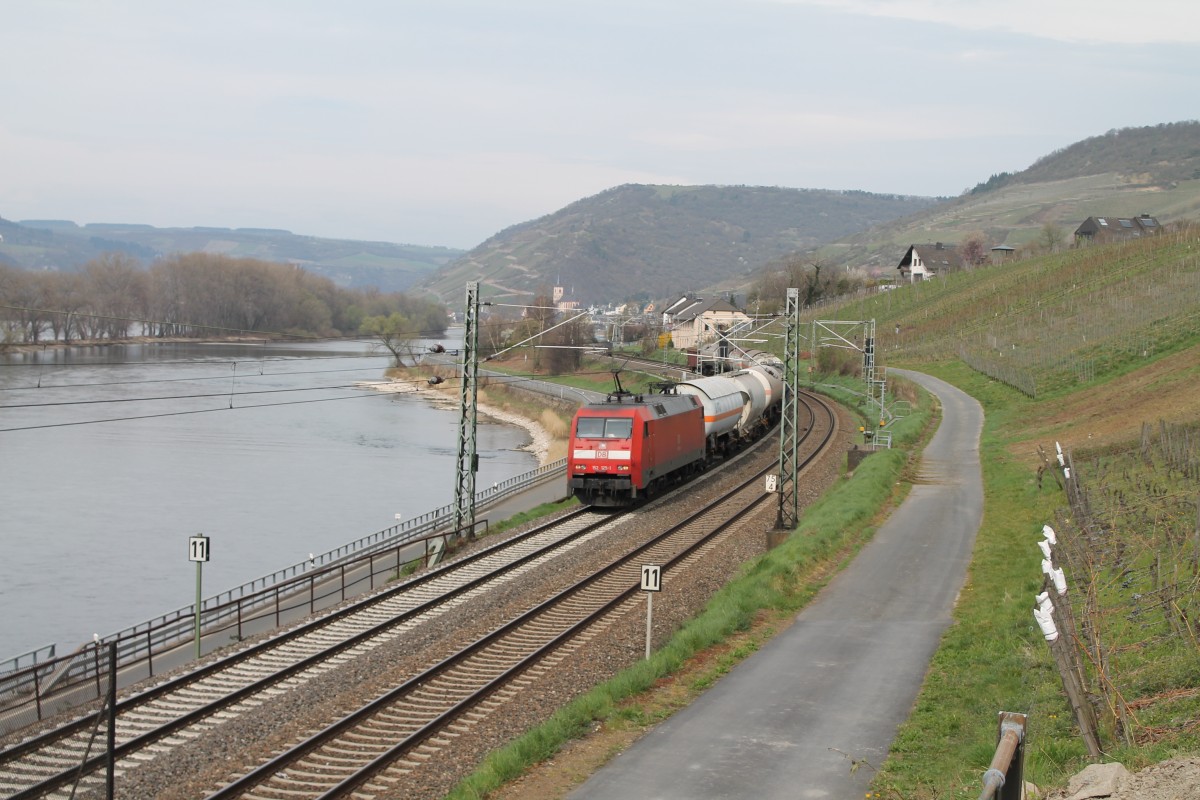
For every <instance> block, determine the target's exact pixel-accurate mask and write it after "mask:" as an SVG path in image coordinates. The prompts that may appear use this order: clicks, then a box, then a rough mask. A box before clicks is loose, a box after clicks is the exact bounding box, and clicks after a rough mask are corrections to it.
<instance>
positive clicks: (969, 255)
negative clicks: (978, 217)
mask: <svg viewBox="0 0 1200 800" xmlns="http://www.w3.org/2000/svg"><path fill="white" fill-rule="evenodd" d="M958 252H959V255H960V256H962V264H963V267H964V268H966V269H970V268H971V267H977V266H979V265H980V264H982V263H983V262H984V261H986V260H987V236H985V235H984V233H983V231H972V232H971V233H968V234H967V238H965V239H963V241H962V244H961V245H959V249H958Z"/></svg>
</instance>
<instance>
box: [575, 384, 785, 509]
mask: <svg viewBox="0 0 1200 800" xmlns="http://www.w3.org/2000/svg"><path fill="white" fill-rule="evenodd" d="M781 391H782V383H781V374H780V369H779V367H778V366H777V365H775V364H767V365H761V364H756V365H754V366H752V367H750V368H749V369H744V370H739V371H737V372H734V373H730V374H727V375H722V376H715V377H709V378H697V379H695V380H692V381H685V382H683V383H680V384H673V385H668V386H666V387H664V392H663V393H662V394H648V395H634V394H631V393H629V392H625V391H622V390H621V389H620V384H619V382H618V388H617V391H616V392H614V393H612V394H610V395H609V396H608V399H607V400H606V401H605V402H603V403H589V404H588V405H585V406H583V407H581V408H580V409H579V410H578V411H577V412H576V413H575V418H574V420H572V422H571V441H570V448H569V450H568V453H567V480H568V481H569V487H570V489H571V491H572V493H573V494H574V495H575V496H576V497H577V498H579V500H580V502H583V503H586V504H588V505H593V506H627V505H632V504H634V503H636V502H638V501H640V500H642V499H644V498H647V497H650V496H652V495H654V494H657V493H658V492H659V491H661V490H662V489H663V488H664V487H666V486H667V485H669V484H671V483H676V482H679V481H681V480H684V479H686V478H688V477H691V476H692V475H693V474H695V473H696V472H699V471H701V470H703V469H704V468H705V467H706V466H708V463H709V462H710V461H711V460H712V459H713V458H714V457H716V456H717V455H724V454H727V453H729V452H732V451H734V450H736V449H737V448H738V447H740V446H741V445H742V444H744V443H745V442H747V441H749V440H751V439H754V438H757V437H758V436H760V435H762V433H764V432H765V431H766V430H767V429H768V428H770V426H771V425H772V424H774V422H775V421H777V419H778V415H779V403H780V400H781V397H782V395H781Z"/></svg>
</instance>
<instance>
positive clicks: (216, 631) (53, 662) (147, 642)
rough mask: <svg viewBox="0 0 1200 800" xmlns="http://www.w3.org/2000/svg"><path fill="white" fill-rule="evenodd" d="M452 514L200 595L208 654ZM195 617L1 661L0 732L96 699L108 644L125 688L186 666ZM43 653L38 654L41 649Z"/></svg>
mask: <svg viewBox="0 0 1200 800" xmlns="http://www.w3.org/2000/svg"><path fill="white" fill-rule="evenodd" d="M565 470H566V459H565V458H564V459H559V460H558V461H554V462H552V463H550V464H545V465H543V466H540V467H537V468H536V469H533V470H530V471H528V472H525V473H522V474H520V475H516V476H513V477H512V478H508V479H507V480H504V481H501V482H499V483H496V484H493V485H492V486H491V487H489V488H487V489H484V490H483V491H480V492H477V493H476V494H475V504H476V507H477V508H478V507H485V506H487V505H490V504H493V503H496V502H498V501H499V500H501V499H503V498H505V497H507V496H509V495H512V494H514V493H516V492H518V491H521V490H523V489H526V488H529V487H531V486H534V485H536V484H538V483H541V482H543V481H545V480H549V479H551V478H554V477H558V476H560V475H561V473H563V472H564V471H565ZM454 516H455V506H454V505H452V504H450V505H445V506H442V507H441V508H438V509H435V510H434V511H430V512H427V513H425V514H421V515H420V516H418V517H414V518H412V519H409V520H405V521H404V522H402V523H399V524H396V525H393V526H391V527H390V528H385V529H384V530H381V531H377V532H376V533H373V534H371V535H370V536H364V537H362V538H360V539H356V540H354V541H353V542H348V543H347V544H344V545H342V546H341V547H338V548H336V549H334V550H330V551H329V552H327V553H322V554H321V555H319V556H315V557H314V558H312V559H310V560H307V561H302V562H300V563H298V564H293V565H291V566H290V567H285V568H283V569H280V570H276V571H275V572H272V573H270V574H269V575H264V576H261V577H259V578H255V579H254V580H252V581H249V582H247V583H244V584H242V585H241V586H237V587H235V588H233V589H229V590H227V591H224V592H221V593H220V594H217V595H214V596H213V597H209V598H206V599H204V600H202V601H201V603H200V609H199V613H200V619H201V628H202V635H203V638H204V639H205V640H207V645H208V650H209V651H211V650H213V649H216V648H217V647H219V646H223V645H224V644H227V643H228V641H230V640H240V639H242V638H243V637H244V636H246V635H250V634H252V633H259V632H262V631H264V630H268V629H270V628H274V627H277V626H278V625H279V624H280V622H281V619H282V617H283V616H285V615H286V613H287V612H289V611H295V610H297V609H303V610H304V611H305V613H311V612H312V611H316V610H319V609H321V608H325V607H328V606H330V605H334V604H335V603H339V602H341V601H343V600H345V599H346V598H348V597H352V596H354V595H355V594H359V593H362V592H365V591H369V590H370V589H373V588H374V587H375V585H376V583H375V579H376V577H377V576H378V575H381V574H384V573H391V574H394V573H395V572H397V571H399V570H400V569H402V568H403V566H404V564H405V563H406V561H407V560H406V559H404V558H403V557H402V555H401V550H404V549H407V548H411V547H412V546H414V545H416V544H418V543H420V542H423V541H425V540H426V539H428V538H431V537H433V536H434V535H438V534H439V532H440V533H444V532H445V530H446V529H448V528H450V527H451V526H452V525H453V524H454ZM364 562H365V563H364ZM195 621H196V607H195V604H192V605H188V606H184V607H183V608H179V609H176V610H175V611H172V612H169V613H167V614H162V615H160V616H157V617H154V618H153V619H150V620H147V621H145V622H142V623H139V624H137V625H133V626H131V627H128V628H125V629H123V630H121V631H118V632H117V633H114V634H110V635H108V636H104V637H101V638H98V639H97V640H96V641H95V642H88V643H87V644H85V645H82V646H80V648H79V649H78V650H76V651H75V652H74V653H71V654H70V655H67V656H63V657H60V658H55V657H54V656H53V653H54V646H53V645H50V646H49V647H47V648H39V649H38V650H36V651H33V652H32V653H27V654H23V655H21V656H17V657H16V658H13V659H9V660H8V661H7V662H5V666H11V669H8V670H6V671H4V672H0V732H3V731H10V730H16V729H17V728H19V727H23V726H24V725H28V724H32V723H33V722H35V721H38V720H41V719H44V718H45V717H47V716H50V715H51V714H53V713H55V712H57V711H58V710H60V709H62V708H66V707H70V706H73V705H78V704H79V703H82V702H87V701H89V700H93V699H95V698H97V697H99V696H101V694H100V693H101V692H102V691H103V685H102V684H103V674H104V673H106V672H107V669H108V667H107V662H105V661H104V658H102V657H101V654H102V652H106V651H107V648H108V646H109V645H110V644H115V645H116V648H117V664H118V668H119V669H120V670H121V672H122V685H129V684H130V683H132V682H134V681H136V680H140V679H142V678H145V677H149V676H152V675H154V674H155V673H156V671H158V672H161V671H162V670H163V669H169V668H172V667H174V666H177V665H179V664H182V663H184V662H186V661H187V660H189V659H190V652H191V651H190V649H189V650H187V653H188V655H182V654H181V653H180V650H181V648H183V647H184V646H185V645H188V644H189V643H190V642H191V640H192V637H193V635H194V627H195ZM226 632H228V634H227V636H226V638H224V639H222V638H221V634H226ZM45 651H48V652H47V653H46V654H45V655H44V656H43V657H41V658H40V660H39V658H38V657H37V656H38V654H42V653H43V652H45ZM166 654H170V655H166ZM22 662H26V663H24V664H23V663H22Z"/></svg>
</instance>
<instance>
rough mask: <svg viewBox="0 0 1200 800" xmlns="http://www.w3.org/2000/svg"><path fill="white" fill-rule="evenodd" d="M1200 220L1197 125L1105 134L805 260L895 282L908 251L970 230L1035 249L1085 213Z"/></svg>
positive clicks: (1066, 233)
mask: <svg viewBox="0 0 1200 800" xmlns="http://www.w3.org/2000/svg"><path fill="white" fill-rule="evenodd" d="M1142 213H1146V214H1151V215H1152V216H1155V217H1157V218H1158V219H1159V221H1160V222H1162V223H1164V224H1170V223H1172V222H1180V221H1187V220H1196V219H1200V122H1178V123H1170V124H1164V125H1157V126H1152V127H1144V128H1126V129H1122V130H1119V131H1110V132H1108V133H1106V134H1104V135H1103V136H1096V137H1092V138H1089V139H1085V140H1083V141H1081V142H1077V143H1075V144H1073V145H1071V146H1069V147H1066V148H1064V149H1062V150H1059V151H1057V152H1055V153H1051V154H1049V155H1047V156H1044V157H1043V158H1041V159H1039V160H1038V161H1037V162H1035V163H1034V164H1033V165H1032V166H1030V167H1029V168H1028V169H1026V170H1023V171H1021V172H1018V173H1015V174H1009V173H1000V174H996V175H993V176H992V177H991V178H989V179H988V180H987V181H984V182H982V183H980V184H979V185H977V186H976V187H975V188H974V189H972V190H971V191H969V192H967V193H965V194H964V195H963V196H961V197H958V198H955V199H954V200H950V201H947V202H945V203H942V204H940V205H938V206H936V207H934V208H931V209H928V210H927V211H924V212H922V213H919V214H916V215H913V216H910V217H906V218H904V219H900V220H895V221H892V222H887V223H883V224H881V225H878V226H875V227H873V228H871V229H870V230H866V231H861V232H858V233H855V234H853V235H850V236H847V237H845V238H844V239H841V240H840V241H838V242H836V243H832V244H827V245H823V246H821V247H819V248H815V249H813V250H811V251H810V252H809V253H808V254H807V255H806V257H807V258H811V259H813V260H819V261H821V262H822V263H825V264H828V265H831V266H845V267H860V268H865V269H867V270H868V271H870V272H873V273H875V274H877V275H888V276H890V275H892V274H893V273H894V271H895V268H896V265H897V264H898V263H899V261H900V258H901V257H902V256H903V255H904V251H905V250H906V249H907V247H908V246H909V245H910V244H914V243H918V242H931V241H941V242H947V243H958V242H961V241H962V240H963V239H965V238H966V237H967V236H969V235H970V234H971V233H973V232H976V231H981V232H983V234H984V236H985V237H986V239H987V241H988V242H989V244H990V246H996V245H1001V244H1003V245H1009V246H1011V247H1015V248H1017V249H1018V250H1022V249H1034V250H1036V249H1037V246H1038V244H1039V239H1041V238H1042V236H1043V232H1044V229H1045V227H1046V226H1047V225H1050V226H1053V227H1054V228H1055V229H1057V231H1058V233H1059V235H1060V236H1061V237H1062V238H1061V241H1062V242H1063V243H1064V244H1069V243H1070V241H1071V235H1072V233H1073V232H1074V231H1075V229H1076V228H1077V227H1079V224H1080V223H1081V222H1083V220H1084V219H1086V218H1087V217H1089V216H1136V215H1138V214H1142Z"/></svg>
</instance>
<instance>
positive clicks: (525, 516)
mask: <svg viewBox="0 0 1200 800" xmlns="http://www.w3.org/2000/svg"><path fill="white" fill-rule="evenodd" d="M578 505H579V501H578V500H576V499H575V498H574V497H568V498H566V499H564V500H556V501H554V502H553V503H542V504H541V505H540V506H536V507H534V508H531V509H529V510H528V511H522V512H521V513H519V514H513V515H512V516H511V517H509V518H508V519H505V520H503V521H501V522H499V523H497V524H496V525H493V526H491V527H490V528H489V529H488V534H489V535H490V534H496V533H504V532H505V531H508V530H512V529H513V528H519V527H521V526H522V525H525V524H526V523H529V522H533V521H535V520H539V519H542V518H543V517H548V516H550V515H551V514H559V513H562V512H563V511H567V510H568V509H571V508H575V507H576V506H578Z"/></svg>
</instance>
